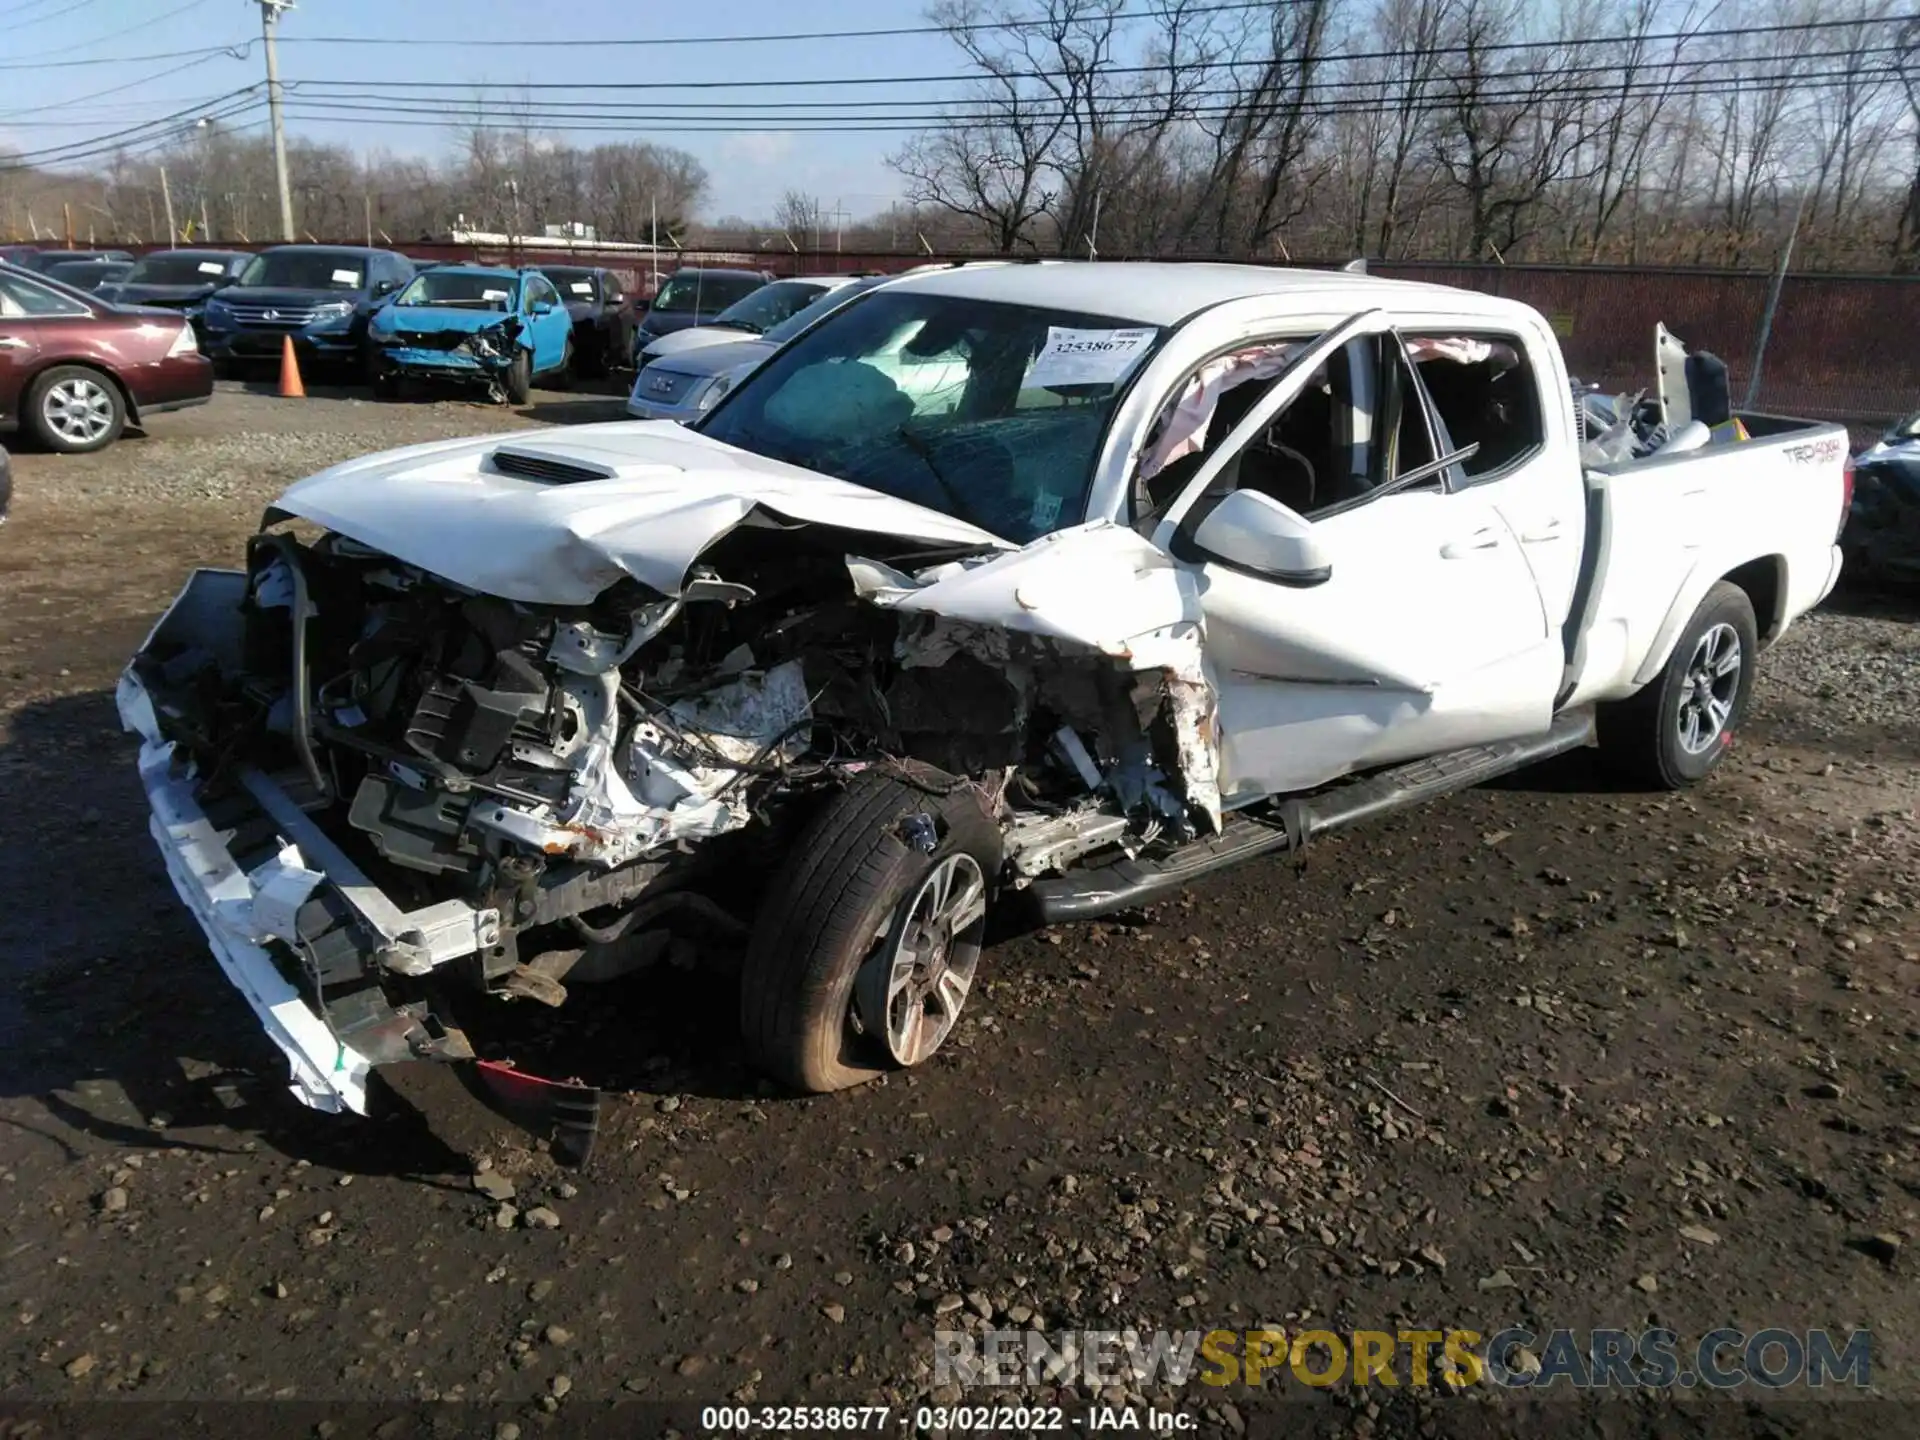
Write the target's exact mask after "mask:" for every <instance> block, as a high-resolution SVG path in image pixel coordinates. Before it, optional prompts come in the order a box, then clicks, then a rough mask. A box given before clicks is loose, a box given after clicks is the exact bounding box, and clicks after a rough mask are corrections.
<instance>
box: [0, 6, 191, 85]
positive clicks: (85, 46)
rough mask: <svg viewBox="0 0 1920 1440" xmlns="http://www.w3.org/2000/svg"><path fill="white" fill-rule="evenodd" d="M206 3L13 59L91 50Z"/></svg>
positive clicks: (39, 57) (49, 56)
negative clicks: (77, 42)
mask: <svg viewBox="0 0 1920 1440" xmlns="http://www.w3.org/2000/svg"><path fill="white" fill-rule="evenodd" d="M82 3H85V0H82ZM206 3H207V0H187V3H186V4H184V5H182V6H180V7H179V9H177V10H169V11H167V12H166V13H165V14H164V15H155V16H154V17H153V18H152V19H150V20H142V21H141V22H140V23H139V24H138V25H125V26H122V27H120V28H119V29H117V30H112V31H109V32H108V33H107V34H105V35H96V36H94V37H93V39H91V40H82V41H81V42H80V43H79V44H78V45H63V46H61V47H60V48H59V49H58V50H36V51H35V52H34V53H33V54H31V55H19V56H16V57H14V58H15V59H17V60H45V59H51V58H52V57H54V56H56V55H71V54H73V52H74V51H76V50H91V49H92V48H93V47H94V46H95V45H98V44H101V43H102V42H103V41H107V40H118V39H119V38H120V37H121V36H123V35H131V34H133V33H134V32H135V31H136V30H151V29H152V28H153V27H154V26H156V25H164V24H165V23H166V22H167V21H169V20H171V19H173V18H174V17H175V16H176V15H184V14H186V13H187V12H188V11H189V10H198V9H199V8H200V7H201V6H202V5H205V4H206ZM75 8H78V7H75ZM67 13H69V12H67V11H64V10H63V11H61V14H63V15H64V14H67ZM10 68H16V69H17V68H19V67H17V66H15V67H10Z"/></svg>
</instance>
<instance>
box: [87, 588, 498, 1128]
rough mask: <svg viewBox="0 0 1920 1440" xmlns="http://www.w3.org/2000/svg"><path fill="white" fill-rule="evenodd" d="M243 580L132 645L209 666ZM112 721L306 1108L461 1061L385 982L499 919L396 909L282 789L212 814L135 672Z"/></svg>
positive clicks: (256, 776) (242, 789)
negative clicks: (121, 729) (160, 647)
mask: <svg viewBox="0 0 1920 1440" xmlns="http://www.w3.org/2000/svg"><path fill="white" fill-rule="evenodd" d="M244 584H245V577H244V576H243V575H240V574H239V573H238V572H234V571H220V570H201V571H197V572H196V573H195V574H194V576H193V578H192V579H191V580H190V581H189V582H188V584H187V588H186V589H185V590H183V591H182V592H181V594H180V596H179V598H177V599H176V600H175V601H174V603H173V605H172V606H171V607H170V608H169V609H168V611H167V613H166V614H165V615H164V616H163V617H162V618H161V620H160V623H159V624H158V625H156V626H155V627H154V631H153V633H152V634H151V635H149V636H148V638H147V642H146V644H145V645H143V646H142V653H143V654H144V653H146V652H147V651H149V650H150V649H151V648H152V647H153V645H154V643H155V640H156V639H157V638H159V637H162V636H164V637H166V638H167V639H168V640H169V641H174V640H180V639H183V638H187V637H191V638H193V639H194V640H197V641H201V642H202V643H204V645H205V647H206V648H207V649H210V650H213V651H215V652H216V653H220V652H222V651H223V650H225V649H226V648H227V647H228V646H229V645H230V644H231V643H232V637H231V635H229V634H227V633H224V631H225V627H226V626H227V625H228V624H231V626H232V627H234V629H235V630H237V628H238V625H239V617H238V614H237V612H235V611H234V609H233V608H232V603H231V602H232V600H233V599H234V598H236V597H237V595H238V593H239V592H240V590H241V589H242V588H243V587H244ZM116 700H117V703H118V707H119V711H120V718H121V723H122V724H123V725H124V726H125V728H126V729H128V730H130V731H132V732H134V733H135V734H137V735H138V736H139V737H140V741H141V744H140V780H141V784H142V785H143V786H144V787H145V789H146V792H147V801H148V805H149V807H150V808H151V812H152V814H151V818H150V820H149V824H148V829H149V831H150V833H151V834H152V836H153V839H154V843H155V845H157V846H158V847H159V850H160V856H161V859H162V861H163V862H164V863H165V865H166V869H167V877H168V879H170V880H171V881H172V882H173V888H174V889H175V891H176V892H178V894H179V896H180V898H181V900H182V901H183V902H184V903H185V905H186V907H187V909H188V910H189V911H190V912H191V913H192V915H193V917H194V919H195V920H196V921H197V922H198V923H199V925H200V929H201V931H202V932H203V933H204V934H205V936H206V938H207V944H208V946H209V947H210V948H211V949H212V951H213V954H214V958H215V959H216V960H218V961H219V963H220V968H221V969H222V970H223V971H224V972H225V973H226V976H227V979H228V980H229V982H231V983H232V985H233V987H234V988H235V989H236V990H238V991H239V992H240V995H241V997H242V998H243V999H245V1000H246V1002H247V1004H248V1005H249V1006H251V1007H252V1009H253V1012H254V1014H255V1016H256V1017H258V1019H259V1021H260V1024H261V1027H262V1028H263V1029H264V1030H265V1031H266V1033H267V1035H268V1037H269V1038H270V1039H271V1040H272V1041H273V1042H274V1044H275V1045H277V1046H278V1047H279V1048H280V1051H281V1053H282V1054H284V1055H285V1056H286V1057H287V1061H288V1064H289V1066H290V1067H291V1074H292V1084H291V1087H290V1088H291V1089H292V1092H293V1094H294V1096H295V1097H296V1098H297V1099H299V1100H300V1101H301V1102H302V1103H303V1104H306V1105H309V1106H311V1107H313V1108H314V1109H317V1110H325V1111H330V1112H337V1111H340V1110H352V1111H354V1112H356V1113H358V1114H365V1113H366V1109H367V1077H368V1075H369V1074H370V1072H371V1071H372V1069H373V1068H374V1067H375V1066H377V1065H383V1064H389V1063H393V1062H396V1061H400V1060H408V1059H439V1060H455V1059H467V1058H471V1056H472V1050H471V1048H470V1047H469V1046H468V1044H467V1042H466V1039H465V1037H464V1036H463V1035H461V1033H460V1032H459V1031H457V1030H453V1029H450V1028H448V1027H446V1026H444V1025H443V1024H441V1023H440V1022H439V1021H438V1019H437V1018H436V1017H435V1016H434V1015H433V1014H432V1013H431V1012H430V1010H429V1009H428V1007H427V1006H426V1004H425V1003H424V1002H420V1001H415V1002H412V1003H404V1004H395V1003H393V1002H392V1001H391V1000H389V998H388V995H387V992H386V989H385V987H384V985H383V982H382V975H383V972H386V973H390V974H392V975H396V976H419V975H424V974H426V973H428V972H429V971H430V970H432V969H433V968H434V967H436V966H438V965H441V964H444V963H445V962H447V961H449V960H454V959H458V958H460V957H461V956H464V955H468V954H472V953H473V952H474V951H476V950H478V949H480V948H482V947H484V946H487V945H490V944H492V943H494V941H495V940H496V939H497V937H498V931H499V917H498V914H497V913H496V912H494V911H491V910H476V909H475V908H474V907H473V906H471V905H469V904H467V903H466V902H465V901H461V900H453V901H445V902H442V903H440V904H436V905H431V906H428V907H426V908H424V909H421V910H415V911H403V910H401V909H400V908H399V907H398V906H397V905H395V904H394V902H393V901H392V900H391V899H389V898H388V897H387V895H386V894H385V893H384V892H382V891H381V890H380V889H378V888H377V887H376V886H375V885H374V884H373V883H372V882H371V881H370V880H368V878H367V877H366V875H365V874H364V873H362V871H361V870H360V869H359V867H358V866H356V865H355V864H354V863H353V862H352V860H351V859H349V858H348V857H347V856H346V855H345V854H343V853H342V852H341V851H340V849H339V847H338V846H336V845H335V844H334V842H333V841H332V840H331V839H330V838H329V837H328V836H327V835H326V834H325V832H324V831H322V830H321V829H320V827H319V826H318V825H317V824H316V823H315V822H314V821H313V819H312V818H311V817H310V816H308V815H307V814H306V812H305V811H303V810H302V809H301V808H300V806H299V805H298V803H297V802H296V801H295V800H294V799H293V797H292V796H291V795H290V794H289V793H288V791H287V790H286V788H284V787H283V786H282V785H281V784H280V783H279V782H278V781H277V780H275V779H274V778H273V777H271V776H269V775H266V774H264V773H263V772H261V771H259V770H254V769H244V768H243V769H241V770H239V771H238V772H237V773H236V779H237V782H238V783H237V784H236V785H235V786H234V787H233V788H232V789H231V791H230V792H228V793H225V794H223V795H222V796H221V797H220V798H219V799H218V800H217V801H208V800H205V799H204V798H203V796H202V795H201V793H200V788H199V786H198V784H197V777H196V776H195V775H194V773H193V772H192V770H191V768H190V767H189V766H188V765H187V764H186V763H185V762H184V761H183V760H182V759H180V758H179V757H178V756H176V754H175V747H174V745H173V743H172V742H171V741H169V740H168V739H166V737H165V736H164V735H163V734H162V732H161V727H160V723H159V719H158V716H157V715H156V713H155V709H154V702H153V699H152V698H151V696H150V695H149V694H148V691H147V687H146V686H145V684H143V683H142V681H141V679H140V677H139V676H138V675H137V674H136V673H135V671H134V669H133V668H131V667H130V668H129V669H128V670H127V671H126V672H125V673H124V674H123V675H122V676H121V678H120V683H119V687H118V690H117V692H116Z"/></svg>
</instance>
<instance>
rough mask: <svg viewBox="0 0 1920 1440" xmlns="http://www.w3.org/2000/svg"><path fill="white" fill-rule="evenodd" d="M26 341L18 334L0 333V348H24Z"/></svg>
mask: <svg viewBox="0 0 1920 1440" xmlns="http://www.w3.org/2000/svg"><path fill="white" fill-rule="evenodd" d="M26 348H27V342H26V341H24V340H22V339H21V338H20V337H19V336H18V335H0V350H25V349H26Z"/></svg>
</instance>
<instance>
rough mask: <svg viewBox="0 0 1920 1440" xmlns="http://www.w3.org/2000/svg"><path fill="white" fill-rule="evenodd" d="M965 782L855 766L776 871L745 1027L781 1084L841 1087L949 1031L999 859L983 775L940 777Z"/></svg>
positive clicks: (750, 950)
mask: <svg viewBox="0 0 1920 1440" xmlns="http://www.w3.org/2000/svg"><path fill="white" fill-rule="evenodd" d="M954 783H955V782H954V781H952V780H951V779H950V778H948V777H944V776H943V777H938V778H937V779H930V780H929V782H928V784H927V785H926V786H922V785H916V784H911V783H908V782H907V781H905V780H902V779H899V778H895V777H892V776H872V775H868V776H860V777H858V778H856V779H855V781H854V782H853V784H852V785H850V786H849V787H848V788H847V789H846V790H845V791H844V792H842V793H841V794H839V795H837V796H836V797H834V798H833V799H832V800H830V801H828V802H827V804H826V805H825V806H824V807H823V808H822V809H821V810H820V812H819V813H818V814H817V815H816V816H814V818H813V820H812V822H811V823H810V824H809V825H808V826H807V827H806V829H805V831H804V832H803V833H802V834H801V835H800V837H799V838H798V839H797V841H796V842H795V844H794V846H793V848H792V850H791V851H790V852H789V858H788V859H787V861H786V862H785V864H783V865H782V867H781V868H780V870H779V871H778V872H777V873H776V875H775V876H774V879H773V883H772V885H771V886H770V888H769V890H768V893H767V896H766V898H765V900H764V902H763V903H762V905H761V907H760V914H759V917H758V919H757V921H756V923H755V926H754V930H753V936H752V939H751V940H750V941H749V942H748V946H747V956H746V964H745V967H744V970H743V973H742V976H741V994H740V1029H741V1034H742V1038H743V1039H744V1041H745V1045H746V1051H747V1057H748V1059H749V1060H750V1061H751V1062H752V1063H753V1064H754V1065H755V1066H756V1067H758V1068H759V1069H761V1070H763V1071H765V1072H766V1073H767V1074H768V1075H770V1076H772V1077H773V1078H774V1079H776V1080H778V1081H780V1082H781V1083H782V1084H784V1085H787V1086H789V1087H791V1088H792V1089H795V1090H800V1091H806V1092H812V1093H816V1094H818V1093H823V1092H826V1091H830V1090H844V1089H846V1088H848V1087H849V1086H853V1085H859V1084H863V1083H864V1082H866V1081H869V1080H871V1079H873V1078H874V1077H875V1076H877V1075H880V1074H883V1073H885V1072H886V1071H887V1070H890V1069H897V1068H900V1067H902V1066H903V1065H906V1064H917V1063H920V1062H922V1061H924V1060H926V1059H928V1058H930V1057H931V1056H932V1055H933V1053H934V1052H935V1051H936V1050H937V1049H938V1048H939V1047H940V1045H941V1044H942V1043H944V1042H945V1041H946V1040H947V1039H948V1038H950V1036H951V1035H952V1032H953V1027H954V1024H955V1022H956V1021H957V1019H958V1017H959V1011H960V1007H961V1005H962V1004H963V1003H964V1001H965V997H966V993H967V991H968V990H969V989H970V988H971V985H972V981H973V975H974V967H975V966H976V965H977V964H978V962H979V956H980V940H981V936H982V935H983V934H984V933H985V930H986V916H987V903H988V893H989V890H990V887H991V885H992V883H993V878H994V876H995V874H996V872H997V871H998V869H999V866H1000V859H1001V844H1000V831H999V827H998V826H996V825H995V824H994V823H993V821H992V820H991V819H990V818H989V817H988V816H987V814H986V813H985V812H984V811H983V810H982V809H981V808H980V806H979V803H978V802H977V800H976V799H975V796H974V792H973V790H972V788H971V787H968V786H964V785H961V786H958V788H955V789H953V790H952V791H951V792H950V793H947V794H940V793H937V791H936V789H935V788H934V787H935V786H939V787H941V788H944V787H945V786H946V785H952V784H954ZM929 845H931V849H929V848H927V847H928V846H929ZM942 905H945V906H946V907H947V908H946V911H945V913H944V916H942V913H941V907H942ZM916 1009H917V1010H918V1012H919V1013H918V1014H917V1015H916V1014H915V1011H916ZM929 1026H931V1027H932V1028H931V1029H929V1028H927V1027H929Z"/></svg>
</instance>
